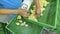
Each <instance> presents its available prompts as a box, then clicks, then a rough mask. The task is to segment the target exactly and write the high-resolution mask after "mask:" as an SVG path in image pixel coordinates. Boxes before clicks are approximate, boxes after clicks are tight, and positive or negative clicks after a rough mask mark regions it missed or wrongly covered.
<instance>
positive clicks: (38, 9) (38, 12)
mask: <svg viewBox="0 0 60 34" xmlns="http://www.w3.org/2000/svg"><path fill="white" fill-rule="evenodd" d="M34 2H35V4H36V8H37V9H36V16H38V17H39V16H40V14H41V10H40V3H39V0H34Z"/></svg>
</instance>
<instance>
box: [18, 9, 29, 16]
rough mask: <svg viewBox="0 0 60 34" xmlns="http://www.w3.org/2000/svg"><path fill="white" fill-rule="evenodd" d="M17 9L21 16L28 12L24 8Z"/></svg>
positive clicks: (26, 14)
mask: <svg viewBox="0 0 60 34" xmlns="http://www.w3.org/2000/svg"><path fill="white" fill-rule="evenodd" d="M18 11H19V14H20V15H21V16H23V17H28V16H29V14H28V13H27V10H25V9H20V10H18Z"/></svg>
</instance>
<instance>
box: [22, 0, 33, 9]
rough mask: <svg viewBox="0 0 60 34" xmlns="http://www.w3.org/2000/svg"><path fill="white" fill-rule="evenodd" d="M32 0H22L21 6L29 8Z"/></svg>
mask: <svg viewBox="0 0 60 34" xmlns="http://www.w3.org/2000/svg"><path fill="white" fill-rule="evenodd" d="M32 2H33V0H24V1H23V3H22V6H21V8H22V9H27V10H29V8H30V6H31V4H32Z"/></svg>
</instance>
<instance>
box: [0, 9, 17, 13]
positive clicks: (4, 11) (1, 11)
mask: <svg viewBox="0 0 60 34" xmlns="http://www.w3.org/2000/svg"><path fill="white" fill-rule="evenodd" d="M17 13H18V11H17V10H8V9H0V14H17Z"/></svg>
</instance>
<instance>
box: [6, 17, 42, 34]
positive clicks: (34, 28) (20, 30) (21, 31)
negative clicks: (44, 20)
mask: <svg viewBox="0 0 60 34" xmlns="http://www.w3.org/2000/svg"><path fill="white" fill-rule="evenodd" d="M16 18H17V17H15V18H14V19H13V20H12V21H11V22H10V24H8V25H7V27H6V28H7V29H8V30H9V31H11V32H12V33H13V34H40V33H42V32H41V31H42V28H43V27H41V26H39V25H37V24H34V23H29V22H27V24H28V25H29V26H28V27H25V26H20V25H16V23H17V19H16ZM23 21H24V20H23Z"/></svg>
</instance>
